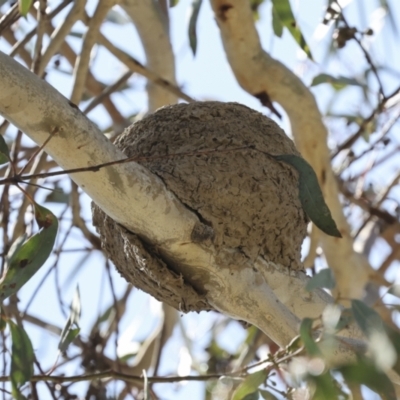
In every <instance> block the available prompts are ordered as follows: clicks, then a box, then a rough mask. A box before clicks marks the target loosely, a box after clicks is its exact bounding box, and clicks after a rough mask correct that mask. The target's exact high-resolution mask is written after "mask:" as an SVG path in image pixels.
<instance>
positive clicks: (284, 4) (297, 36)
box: [272, 0, 313, 60]
mask: <svg viewBox="0 0 400 400" xmlns="http://www.w3.org/2000/svg"><path fill="white" fill-rule="evenodd" d="M272 6H273V8H274V9H275V11H276V15H277V17H279V19H280V22H281V24H282V25H283V26H285V27H286V28H287V29H288V30H289V32H290V33H291V35H292V36H293V38H294V40H295V41H296V42H297V43H298V45H299V46H300V47H301V48H302V50H303V51H304V52H305V53H306V54H307V56H308V57H309V58H310V59H311V60H312V59H313V57H312V54H311V51H310V48H309V47H308V44H307V42H306V40H305V39H304V36H303V34H302V33H301V31H300V28H299V27H298V25H297V22H296V19H295V18H294V15H293V12H292V8H291V6H290V1H289V0H272Z"/></svg>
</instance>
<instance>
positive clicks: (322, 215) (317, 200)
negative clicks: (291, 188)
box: [273, 154, 342, 238]
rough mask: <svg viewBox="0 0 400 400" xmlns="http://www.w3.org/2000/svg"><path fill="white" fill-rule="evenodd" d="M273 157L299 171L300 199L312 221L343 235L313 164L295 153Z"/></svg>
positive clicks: (327, 229) (318, 225) (333, 233)
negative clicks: (325, 197) (326, 201)
mask: <svg viewBox="0 0 400 400" xmlns="http://www.w3.org/2000/svg"><path fill="white" fill-rule="evenodd" d="M273 158H275V159H276V160H278V161H282V162H285V163H287V164H289V165H291V166H292V167H294V168H295V169H296V170H297V172H298V173H299V195H300V201H301V205H302V207H303V210H304V211H305V213H306V214H307V215H308V217H309V218H310V219H311V221H312V222H314V224H315V225H316V226H317V227H318V228H319V229H321V231H322V232H325V233H326V234H327V235H330V236H335V237H339V238H340V237H342V235H341V233H340V232H339V230H338V228H337V226H336V223H335V221H334V220H333V218H332V215H331V212H330V210H329V208H328V206H327V205H326V203H325V200H324V196H323V194H322V191H321V188H320V187H319V184H318V178H317V175H316V174H315V172H314V170H313V169H312V167H311V165H310V164H309V163H308V162H307V161H306V160H304V158H302V157H299V156H296V155H294V154H282V155H279V156H273Z"/></svg>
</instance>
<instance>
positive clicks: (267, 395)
mask: <svg viewBox="0 0 400 400" xmlns="http://www.w3.org/2000/svg"><path fill="white" fill-rule="evenodd" d="M259 393H260V394H261V397H262V398H263V399H264V400H278V398H277V397H276V396H274V395H273V394H272V393H271V392H268V391H267V390H262V389H260V390H259Z"/></svg>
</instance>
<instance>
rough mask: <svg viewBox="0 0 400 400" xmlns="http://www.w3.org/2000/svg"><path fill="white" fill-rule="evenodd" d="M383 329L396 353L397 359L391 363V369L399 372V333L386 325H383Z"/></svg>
mask: <svg viewBox="0 0 400 400" xmlns="http://www.w3.org/2000/svg"><path fill="white" fill-rule="evenodd" d="M385 330H386V334H387V335H388V338H389V340H390V342H391V343H392V345H393V347H394V349H395V351H396V354H397V360H396V362H395V363H394V365H393V369H394V370H395V371H396V372H397V373H398V374H400V333H399V332H398V331H397V330H396V329H394V328H392V327H391V326H388V325H385Z"/></svg>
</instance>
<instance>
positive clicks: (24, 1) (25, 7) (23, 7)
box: [18, 0, 33, 17]
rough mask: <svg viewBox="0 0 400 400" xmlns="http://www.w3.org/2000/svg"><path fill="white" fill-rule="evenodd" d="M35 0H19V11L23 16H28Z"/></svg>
mask: <svg viewBox="0 0 400 400" xmlns="http://www.w3.org/2000/svg"><path fill="white" fill-rule="evenodd" d="M32 3H33V1H32V0H18V5H19V12H20V13H21V15H22V16H23V17H26V16H27V14H28V12H29V10H30V8H31V6H32Z"/></svg>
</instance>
